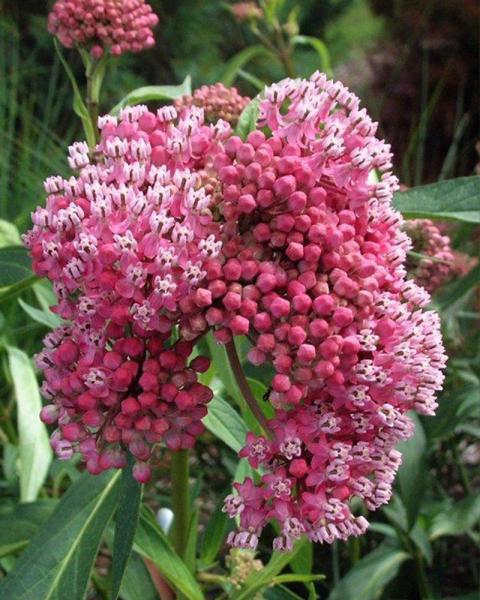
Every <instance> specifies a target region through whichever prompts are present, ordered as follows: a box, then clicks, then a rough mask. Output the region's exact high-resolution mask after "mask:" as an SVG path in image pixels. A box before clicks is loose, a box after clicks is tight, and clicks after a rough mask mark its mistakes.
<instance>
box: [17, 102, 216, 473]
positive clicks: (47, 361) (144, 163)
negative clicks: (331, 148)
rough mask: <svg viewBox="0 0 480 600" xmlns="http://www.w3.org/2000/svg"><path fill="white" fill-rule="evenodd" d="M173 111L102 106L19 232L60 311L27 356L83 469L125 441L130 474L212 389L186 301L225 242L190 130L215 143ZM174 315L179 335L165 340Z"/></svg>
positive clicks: (114, 460)
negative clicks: (40, 346)
mask: <svg viewBox="0 0 480 600" xmlns="http://www.w3.org/2000/svg"><path fill="white" fill-rule="evenodd" d="M170 116H171V117H172V118H171V119H169V120H165V118H164V114H163V112H162V113H161V114H160V117H159V116H158V115H155V114H153V113H151V112H148V110H147V109H146V107H135V108H128V109H125V110H124V111H123V112H122V113H121V115H120V119H119V120H117V119H115V118H113V117H105V118H101V119H100V120H99V125H100V128H101V131H102V136H101V140H100V142H99V144H98V146H97V147H96V149H95V159H92V158H91V157H90V155H89V152H88V148H86V147H85V146H84V145H83V144H74V146H73V148H72V149H71V150H70V156H75V155H77V154H79V153H81V154H82V157H83V158H82V160H81V161H80V160H79V161H75V165H76V168H77V169H78V171H79V173H78V175H77V177H72V178H70V179H69V180H68V181H65V180H63V179H62V178H59V177H53V178H49V179H48V180H47V181H46V183H45V189H46V191H47V193H48V198H47V203H46V208H38V209H37V211H36V212H35V213H34V215H33V217H32V220H33V223H34V225H33V229H32V230H31V231H30V232H28V233H27V234H26V236H25V238H24V240H25V243H26V245H27V246H28V247H29V248H30V251H31V254H32V259H33V269H34V271H35V272H36V273H37V274H38V275H41V276H45V277H48V278H49V279H50V280H51V281H52V282H53V283H54V289H55V291H56V293H57V297H58V301H59V302H58V306H57V307H56V308H55V311H56V312H57V313H58V314H59V315H60V316H61V317H63V318H64V319H66V320H68V321H70V323H71V325H70V326H69V328H68V329H66V328H61V329H59V330H56V331H55V332H54V333H53V334H50V335H49V336H48V337H47V339H46V340H45V350H44V351H43V352H42V353H41V354H40V355H39V358H38V366H39V368H41V369H42V370H43V371H44V375H45V384H44V387H43V391H44V395H45V396H46V397H47V398H48V399H49V401H50V403H51V404H50V405H49V406H47V407H46V408H45V409H44V411H43V413H42V416H43V418H44V420H45V421H46V422H48V423H57V425H58V429H57V430H56V431H55V432H54V434H53V436H52V446H53V447H54V449H55V450H56V452H57V454H58V455H59V456H60V457H61V458H69V457H70V456H71V454H72V453H73V452H74V451H78V452H80V453H81V454H82V455H83V457H84V458H85V460H86V463H87V468H88V469H89V470H90V471H91V472H93V473H97V472H100V471H101V470H103V469H105V468H110V467H119V466H123V465H124V463H125V452H124V450H125V449H126V448H128V449H129V450H130V452H131V453H132V454H133V455H134V456H135V457H136V459H137V461H138V463H137V466H136V468H135V475H136V476H137V478H138V479H140V480H145V479H147V478H148V475H149V468H148V466H147V465H146V462H147V461H148V458H149V457H150V453H151V446H152V444H154V443H156V442H158V441H161V440H162V441H164V442H166V444H167V446H169V447H170V448H174V449H178V448H184V447H190V446H191V445H192V444H193V442H194V439H195V437H196V435H198V434H199V433H201V432H202V431H203V426H202V424H201V418H202V417H203V416H204V415H205V413H206V410H205V403H206V402H208V400H210V398H211V396H212V393H211V391H210V390H209V389H208V388H206V387H204V386H202V385H201V384H200V383H198V381H197V376H196V373H197V372H201V371H204V370H205V369H206V368H208V361H206V359H203V358H200V357H199V358H197V359H195V360H193V361H192V362H191V363H190V364H188V362H187V360H188V357H189V355H190V353H191V351H192V347H193V340H195V338H196V337H198V336H199V335H200V334H201V333H203V331H204V330H205V328H206V327H207V324H206V322H205V320H204V319H202V318H198V316H197V314H198V313H200V311H201V310H204V309H205V307H206V306H208V305H209V304H210V303H211V296H210V294H209V292H208V291H207V290H206V289H205V283H204V280H206V279H208V277H209V274H212V273H213V274H215V273H216V272H218V271H220V270H221V265H220V262H219V260H218V256H219V253H220V251H221V246H222V242H221V240H220V239H219V231H218V225H217V224H216V223H215V222H214V221H213V219H212V213H211V208H212V203H213V200H212V197H211V196H210V195H209V194H208V193H207V192H206V191H205V188H204V187H203V185H202V179H201V175H200V170H199V167H204V166H205V165H204V164H203V163H202V161H201V159H199V158H198V157H197V156H196V154H194V153H195V144H196V143H201V144H202V145H204V146H206V147H210V148H211V149H212V152H213V151H214V148H215V146H216V145H217V144H218V140H217V138H216V132H215V129H214V128H213V127H211V126H206V125H204V124H203V118H202V115H201V112H198V110H197V111H196V112H195V118H194V119H192V118H191V114H190V109H186V111H185V113H184V115H183V116H182V117H180V118H179V119H177V118H176V114H175V113H172V114H171V115H170ZM186 121H188V123H189V124H190V127H189V128H188V131H186V132H185V133H183V131H184V124H185V122H186ZM179 132H182V133H181V136H182V140H183V145H182V149H181V151H180V152H177V151H176V149H175V148H173V147H171V146H169V141H170V140H171V139H172V137H175V136H177V135H179ZM75 165H74V166H75ZM176 324H180V327H181V332H182V339H181V340H180V341H178V342H177V343H176V344H174V345H172V346H171V347H170V348H169V347H168V346H167V345H166V342H167V340H168V339H169V337H170V333H171V330H172V327H173V326H174V325H176Z"/></svg>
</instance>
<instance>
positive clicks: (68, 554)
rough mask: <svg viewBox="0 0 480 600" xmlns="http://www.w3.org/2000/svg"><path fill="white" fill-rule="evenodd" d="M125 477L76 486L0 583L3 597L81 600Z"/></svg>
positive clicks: (98, 478) (110, 475)
mask: <svg viewBox="0 0 480 600" xmlns="http://www.w3.org/2000/svg"><path fill="white" fill-rule="evenodd" d="M120 478H121V475H120V472H119V471H117V472H115V473H112V472H107V473H103V474H102V475H99V476H96V477H93V476H92V475H88V474H84V475H83V476H82V477H81V478H80V479H79V480H78V481H77V482H75V483H74V484H73V485H72V486H71V487H70V488H69V489H68V491H67V493H66V494H65V496H64V497H63V498H62V500H61V501H60V503H59V504H58V506H57V508H56V509H55V511H54V512H53V514H52V515H51V517H50V518H49V519H48V520H47V521H46V522H45V523H44V525H43V526H42V527H41V528H40V530H39V531H38V532H37V534H36V535H35V536H34V537H33V539H32V541H31V542H30V545H29V546H28V548H27V549H26V550H25V552H24V553H23V554H22V555H21V556H20V558H19V560H18V562H17V563H16V565H15V568H14V569H13V570H12V571H11V572H10V573H9V574H8V575H7V577H6V578H5V579H4V580H2V582H1V583H0V598H12V599H13V598H15V600H65V599H66V598H68V599H69V600H82V599H83V598H84V597H85V595H86V592H87V587H88V581H89V577H90V571H91V569H92V567H93V563H94V561H95V557H96V555H97V552H98V547H99V545H100V541H101V539H102V535H103V532H104V530H105V528H106V526H107V524H108V522H109V520H110V518H111V516H112V513H113V511H114V509H115V506H116V503H117V498H118V487H119V483H120Z"/></svg>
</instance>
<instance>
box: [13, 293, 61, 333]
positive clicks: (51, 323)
mask: <svg viewBox="0 0 480 600" xmlns="http://www.w3.org/2000/svg"><path fill="white" fill-rule="evenodd" d="M18 303H19V304H20V306H21V307H22V308H23V310H24V311H25V312H26V313H27V315H28V316H29V317H31V318H32V319H33V320H34V321H36V322H37V323H40V324H41V325H45V327H49V328H50V329H55V327H59V326H60V325H62V323H64V320H63V319H61V318H60V317H59V316H57V315H56V314H55V313H52V312H51V311H48V312H47V311H46V310H40V309H38V308H35V307H34V306H32V305H31V304H27V302H24V301H23V300H22V299H21V298H19V299H18Z"/></svg>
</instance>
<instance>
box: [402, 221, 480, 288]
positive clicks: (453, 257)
mask: <svg viewBox="0 0 480 600" xmlns="http://www.w3.org/2000/svg"><path fill="white" fill-rule="evenodd" d="M404 231H406V233H407V234H408V236H409V237H410V239H411V240H412V249H413V250H414V251H415V252H417V253H419V254H421V255H422V256H421V257H418V258H410V257H409V258H408V260H407V265H406V266H407V271H408V273H409V274H410V276H411V277H412V278H413V279H414V281H415V282H416V283H417V284H418V285H419V286H421V287H423V288H425V289H426V290H427V291H428V292H429V293H430V294H433V293H434V292H435V291H436V290H437V289H439V288H441V287H442V286H443V285H445V284H446V283H448V282H449V281H450V280H451V279H452V278H453V277H461V276H462V275H465V274H466V273H468V271H469V270H470V269H471V267H472V266H473V262H474V261H473V262H472V260H471V259H470V258H469V257H468V256H467V255H465V254H462V253H461V252H457V251H456V250H454V249H453V248H452V245H451V240H450V237H449V235H448V233H447V232H443V231H442V230H441V228H440V227H439V226H438V225H437V224H435V223H433V221H430V220H429V219H412V220H410V221H406V222H405V224H404Z"/></svg>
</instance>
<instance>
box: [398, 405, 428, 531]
mask: <svg viewBox="0 0 480 600" xmlns="http://www.w3.org/2000/svg"><path fill="white" fill-rule="evenodd" d="M409 417H410V418H411V419H412V420H413V421H414V422H415V434H414V435H413V437H411V438H410V439H409V440H407V441H405V442H401V443H400V444H398V445H397V449H398V450H400V452H401V453H402V454H403V456H402V464H401V466H400V469H399V471H398V476H397V481H398V486H399V489H400V496H401V498H402V501H403V505H404V506H405V508H406V510H407V515H408V522H409V525H410V526H412V525H413V524H414V523H415V521H416V519H417V515H418V512H419V510H420V505H421V502H422V498H423V495H424V493H425V487H426V480H427V477H428V468H427V458H426V448H427V440H426V437H425V432H424V430H423V426H422V423H421V422H420V419H419V418H418V417H417V415H415V414H414V413H411V414H409Z"/></svg>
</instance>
